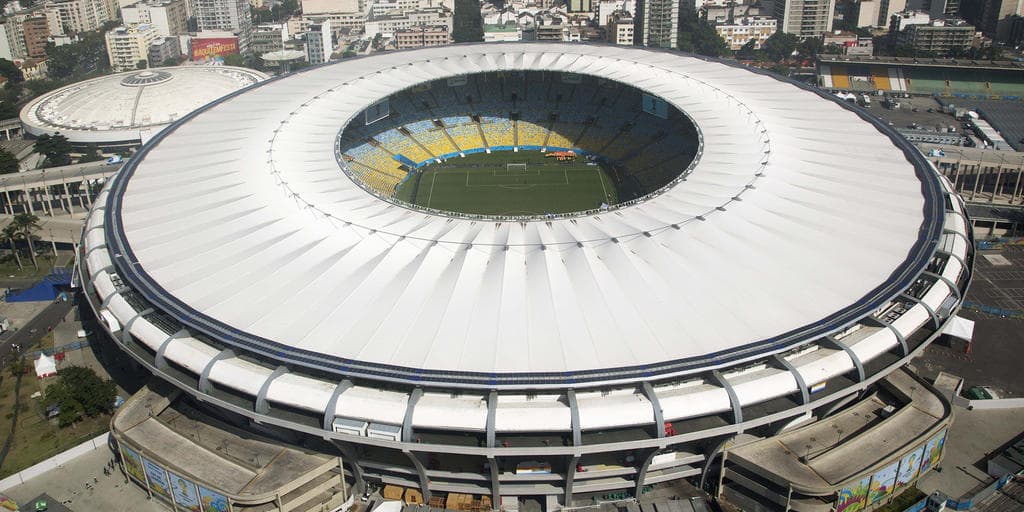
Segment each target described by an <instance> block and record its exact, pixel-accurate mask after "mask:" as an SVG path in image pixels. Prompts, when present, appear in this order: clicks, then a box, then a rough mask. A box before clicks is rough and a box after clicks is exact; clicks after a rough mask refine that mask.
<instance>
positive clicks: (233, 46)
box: [192, 37, 238, 60]
mask: <svg viewBox="0 0 1024 512" xmlns="http://www.w3.org/2000/svg"><path fill="white" fill-rule="evenodd" d="M236 53H238V38H237V37H211V38H202V39H200V38H195V37H194V38H192V60H211V59H215V58H217V57H225V56H228V55H234V54H236Z"/></svg>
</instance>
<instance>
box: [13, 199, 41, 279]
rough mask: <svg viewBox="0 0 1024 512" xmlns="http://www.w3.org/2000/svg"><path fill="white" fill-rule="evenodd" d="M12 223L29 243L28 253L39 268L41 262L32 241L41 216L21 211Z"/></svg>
mask: <svg viewBox="0 0 1024 512" xmlns="http://www.w3.org/2000/svg"><path fill="white" fill-rule="evenodd" d="M30 200H31V199H30ZM11 225H12V226H14V227H15V229H16V230H17V231H18V234H19V236H20V237H22V238H24V239H25V241H26V242H27V243H28V255H29V256H30V257H31V258H32V266H33V267H35V268H36V269H38V268H39V262H38V261H36V246H35V244H34V243H33V242H32V232H33V231H35V230H37V229H39V217H36V216H35V215H32V214H31V213H19V214H17V215H15V216H14V218H12V219H11Z"/></svg>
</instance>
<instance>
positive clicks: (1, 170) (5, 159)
mask: <svg viewBox="0 0 1024 512" xmlns="http://www.w3.org/2000/svg"><path fill="white" fill-rule="evenodd" d="M16 172H18V159H17V158H16V157H15V156H14V155H13V154H12V153H11V152H10V151H7V150H5V149H0V174H13V173H16Z"/></svg>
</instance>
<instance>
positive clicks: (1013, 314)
mask: <svg viewBox="0 0 1024 512" xmlns="http://www.w3.org/2000/svg"><path fill="white" fill-rule="evenodd" d="M962 307H963V308H964V309H969V310H971V311H979V312H982V313H988V314H990V315H995V316H1000V317H1003V318H1016V319H1018V320H1024V311H1020V310H1017V309H1002V308H997V307H993V306H987V305H985V304H980V303H977V302H971V301H969V300H965V301H964V302H963V305H962Z"/></svg>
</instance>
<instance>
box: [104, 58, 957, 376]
mask: <svg viewBox="0 0 1024 512" xmlns="http://www.w3.org/2000/svg"><path fill="white" fill-rule="evenodd" d="M493 70H547V71H565V72H573V73H582V74H589V75H594V76H597V77H602V78H606V79H610V80H615V81H620V82H623V83H628V84H631V85H634V86H636V87H639V88H641V89H644V90H646V91H648V92H651V93H653V94H656V95H658V96H660V97H661V98H664V99H665V100H667V101H668V102H670V103H672V104H673V105H675V106H676V107H678V108H679V109H681V110H683V111H685V112H686V113H687V114H689V115H690V116H691V117H692V119H693V120H694V122H695V124H696V125H697V126H698V128H699V130H700V131H701V134H702V137H703V150H702V153H701V154H699V155H698V157H697V161H696V163H695V167H694V168H693V170H692V173H691V174H689V176H688V177H687V179H686V180H685V181H679V182H677V183H674V184H673V185H670V186H669V187H667V188H666V189H663V190H662V191H660V192H659V193H656V194H653V195H651V196H649V197H648V198H647V199H646V200H643V201H640V202H638V203H636V204H633V205H630V206H626V207H623V208H619V209H615V210H612V211H609V212H604V213H598V214H592V215H586V216H565V217H558V218H554V219H534V220H521V221H520V220H516V221H507V220H506V221H500V220H497V219H473V218H462V217H457V216H441V215H437V214H433V213H428V212H424V211H421V210H415V209H411V208H407V207H403V206H401V205H396V204H394V203H392V202H388V201H385V200H383V199H381V198H379V197H376V196H374V195H371V194H370V193H368V192H367V191H366V190H364V189H363V188H362V187H361V186H360V185H357V184H356V183H355V182H353V181H352V179H351V178H350V177H349V176H348V175H347V174H346V173H344V172H342V170H341V169H340V168H339V165H340V164H339V162H338V159H337V158H336V155H335V149H334V146H335V141H336V138H337V137H338V134H339V132H340V130H341V129H342V128H343V127H344V126H345V125H346V124H347V123H348V122H349V120H351V119H353V118H354V117H355V116H356V115H357V114H359V113H360V112H361V111H362V110H363V109H364V108H365V107H367V106H368V105H370V104H371V103H373V102H375V101H377V100H380V99H382V98H385V97H387V96H389V95H391V94H393V93H396V92H398V91H400V90H402V89H405V88H408V87H409V86H411V85H413V84H414V83H417V82H423V81H429V80H434V79H439V78H445V77H450V76H454V75H460V74H466V73H474V72H484V71H493ZM907 155H909V153H904V152H903V151H902V150H901V149H900V148H899V147H897V146H896V145H895V144H894V142H893V140H891V139H890V138H889V136H887V135H885V134H884V133H882V132H881V131H880V130H879V128H876V126H874V125H872V124H871V123H869V122H867V121H865V120H864V119H862V118H861V117H859V116H858V114H856V113H855V112H854V111H852V110H851V109H849V108H845V107H844V106H841V105H840V104H839V103H838V102H836V101H832V100H830V99H828V98H826V97H823V96H821V95H819V94H817V93H815V92H812V91H808V90H805V89H801V88H798V87H796V86H794V85H792V84H790V83H787V82H784V81H780V80H777V79H774V78H772V77H770V76H766V75H762V74H757V73H752V72H751V71H749V70H746V69H743V68H740V67H735V66H729V65H725V64H721V63H716V62H708V61H704V60H701V59H697V58H692V57H685V56H681V55H680V54H677V53H667V52H660V51H649V50H641V49H633V48H620V47H609V46H589V45H561V44H555V45H547V44H545V45H539V44H538V45H523V44H485V45H456V46H449V47H441V48H434V49H425V50H417V51H414V52H396V53H391V52H389V53H385V54H382V55H378V56H374V57H372V58H365V59H355V60H350V61H345V62H343V63H339V64H335V65H329V66H323V67H317V68H313V69H309V70H305V71H303V72H301V73H298V74H296V75H291V76H288V77H285V78H283V79H279V80H271V81H268V82H266V83H264V84H261V85H260V86H258V87H255V88H252V89H250V90H248V91H246V92H244V93H242V94H238V95H234V96H232V97H229V98H227V99H225V100H224V101H222V102H220V103H219V104H216V105H215V106H213V107H212V108H209V109H207V110H204V111H201V112H199V113H197V114H196V115H195V116H194V117H192V118H190V119H188V120H187V121H185V122H182V123H179V124H178V125H176V126H175V127H174V128H173V129H172V130H169V131H168V132H165V133H164V134H161V136H160V137H157V139H156V140H154V142H153V144H151V145H149V146H147V147H146V148H145V149H144V150H143V151H142V153H140V155H139V156H138V157H137V158H134V159H133V161H132V162H131V164H129V165H128V166H126V167H125V170H124V171H122V173H121V174H120V175H119V177H118V178H117V180H116V182H115V183H114V184H113V187H114V188H113V190H112V193H111V194H110V197H111V198H112V200H111V202H110V203H109V205H108V209H107V215H108V219H109V220H108V222H107V223H106V228H105V230H106V238H107V241H106V243H107V244H109V245H110V248H111V252H112V253H113V254H114V255H115V256H117V257H118V258H119V259H120V261H119V262H118V269H119V274H120V276H121V278H122V279H124V280H126V281H128V282H130V283H131V284H132V286H133V288H134V289H136V290H138V291H139V292H141V293H143V294H144V295H145V296H146V298H147V299H148V300H149V301H150V302H152V303H153V304H156V305H158V306H159V307H160V308H162V309H163V310H164V311H166V312H168V313H171V314H172V315H173V316H175V317H176V318H178V319H179V320H181V321H182V322H184V323H185V324H186V325H189V326H190V327H193V328H195V329H199V330H201V331H203V332H206V333H209V334H210V335H211V336H214V335H215V336H217V337H219V338H221V339H223V340H225V342H226V343H228V344H232V343H237V344H238V345H239V346H243V347H244V348H246V350H248V351H253V352H257V353H261V354H263V355H266V356H268V357H270V358H274V359H279V360H286V361H292V362H296V361H297V362H299V364H308V365H312V366H317V365H322V366H325V367H330V368H335V369H340V371H341V372H342V373H344V372H345V371H347V370H346V369H351V368H355V367H359V368H373V369H376V370H367V371H368V372H370V373H373V372H374V371H377V372H379V373H378V374H379V375H384V374H386V373H388V372H403V371H404V372H407V373H406V375H415V374H420V373H423V372H435V373H436V374H439V375H444V374H448V373H446V372H451V373H450V375H452V376H453V377H452V378H453V379H455V377H454V376H456V375H460V374H476V375H491V376H502V375H512V374H516V375H519V374H534V375H536V374H541V373H543V374H559V375H564V376H565V379H564V381H565V382H572V381H573V379H574V378H576V377H574V376H579V375H584V374H600V375H608V376H609V377H608V378H609V379H612V378H613V377H614V375H612V374H613V373H614V372H609V369H615V368H619V369H621V368H632V369H635V370H636V373H632V374H629V378H636V376H637V375H651V374H655V373H658V372H662V373H664V372H666V371H669V370H672V371H675V370H686V371H689V369H692V368H697V367H700V368H711V367H715V366H716V365H720V363H721V364H725V363H726V362H736V361H738V360H745V359H752V358H754V357H758V356H763V355H764V353H766V352H779V351H782V350H785V349H787V348H790V347H792V346H795V345H799V344H801V343H807V342H809V341H810V340H811V339H812V338H817V337H820V336H823V335H825V334H830V333H832V332H835V331H837V330H839V329H842V328H844V327H846V326H847V325H849V324H851V323H852V322H854V321H856V320H857V319H860V318H862V317H863V316H865V315H868V314H870V313H872V312H873V311H874V310H875V309H877V308H879V307H880V306H882V305H884V304H885V303H887V301H888V300H889V299H891V298H892V297H893V296H895V295H897V294H898V293H900V292H902V291H903V290H904V289H905V288H906V287H907V285H908V284H909V283H910V282H911V281H912V280H913V279H914V278H915V277H916V276H917V275H918V274H919V273H920V271H921V270H922V268H923V266H924V264H926V263H927V260H928V258H929V257H930V255H931V251H932V250H933V249H934V240H932V241H931V242H929V240H930V239H933V238H937V234H936V233H937V231H936V230H937V229H941V223H942V221H943V218H942V215H941V211H942V206H941V205H939V206H937V208H938V210H935V204H934V203H936V201H938V199H934V197H933V196H930V195H929V194H930V193H929V192H928V190H929V187H932V189H933V191H934V190H937V187H938V180H937V178H929V179H923V178H922V174H921V172H920V164H918V168H917V169H915V164H914V163H912V162H911V161H909V160H908V156H907ZM930 180H934V182H932V181H930ZM929 197H932V199H929ZM934 211H937V212H939V213H938V214H937V215H933V213H934ZM684 363H685V364H684ZM677 364H679V365H680V366H674V365H677ZM686 365H695V366H686ZM623 375H626V374H623ZM440 378H442V379H443V377H440Z"/></svg>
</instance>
